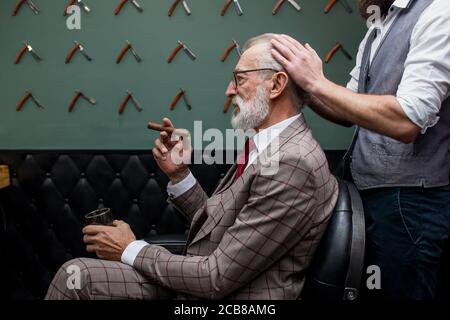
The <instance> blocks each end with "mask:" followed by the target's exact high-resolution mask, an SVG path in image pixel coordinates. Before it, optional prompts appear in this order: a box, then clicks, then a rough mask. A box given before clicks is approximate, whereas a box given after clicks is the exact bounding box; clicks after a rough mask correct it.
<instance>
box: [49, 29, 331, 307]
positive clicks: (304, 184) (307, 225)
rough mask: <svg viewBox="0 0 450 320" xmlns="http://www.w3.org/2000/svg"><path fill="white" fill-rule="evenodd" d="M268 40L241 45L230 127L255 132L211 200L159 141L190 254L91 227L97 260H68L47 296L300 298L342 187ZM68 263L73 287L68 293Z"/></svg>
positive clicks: (164, 139) (158, 153)
mask: <svg viewBox="0 0 450 320" xmlns="http://www.w3.org/2000/svg"><path fill="white" fill-rule="evenodd" d="M272 38H273V35H269V34H266V35H262V36H259V37H256V38H253V39H251V40H249V41H248V42H247V44H246V45H245V47H244V54H243V55H242V57H241V59H240V61H239V63H238V65H237V67H236V70H235V72H234V75H233V80H232V81H231V82H230V84H229V86H228V89H227V92H226V94H227V96H229V97H232V98H233V105H234V107H235V109H234V112H233V117H232V125H233V127H234V128H237V129H243V130H250V129H255V130H256V132H257V134H256V135H255V136H253V138H252V139H249V140H247V142H246V144H245V148H244V151H243V153H242V154H241V156H240V157H239V159H242V160H243V161H238V163H237V164H235V165H234V166H232V168H231V169H230V171H229V172H228V174H227V175H226V176H225V177H224V179H223V180H222V181H221V183H220V184H219V186H218V187H217V189H216V190H215V192H214V194H213V195H212V196H211V197H210V198H208V197H207V196H206V194H205V192H204V191H203V190H202V188H201V186H200V185H199V184H198V182H197V181H196V180H195V178H194V177H193V176H192V174H191V173H190V171H189V169H188V166H187V165H185V164H175V163H174V161H173V154H172V153H171V151H172V150H173V149H174V148H175V147H176V146H177V145H179V144H180V143H181V142H180V141H178V142H177V141H172V139H170V137H169V135H168V132H161V135H160V138H159V139H157V140H156V141H155V148H154V149H153V155H154V157H155V158H156V161H157V162H158V165H159V167H160V168H161V169H162V171H164V172H165V173H166V174H167V175H168V177H169V178H170V183H169V185H168V187H167V189H168V193H169V201H170V202H171V203H172V204H173V205H175V206H176V207H177V208H178V209H179V211H180V212H182V213H183V214H184V215H185V216H186V217H187V218H188V219H189V220H190V221H191V228H190V233H189V236H188V243H187V245H186V255H175V254H172V253H170V252H169V251H167V250H166V249H164V248H162V247H160V246H156V245H150V244H148V243H146V242H144V241H136V240H135V237H134V235H133V233H132V232H131V230H130V228H129V226H128V225H127V224H126V223H124V222H120V221H119V222H115V224H116V225H115V227H106V226H87V227H85V229H84V230H83V232H84V234H85V237H84V240H85V242H86V243H87V250H88V251H90V252H96V254H97V256H98V257H99V258H101V259H103V260H97V259H84V258H82V259H75V260H72V261H69V262H67V263H66V264H65V265H63V266H62V267H61V269H60V270H59V271H58V273H57V275H56V276H55V278H54V280H53V282H52V284H51V286H50V288H49V290H48V294H47V299H110V298H113V299H158V298H175V297H177V298H205V299H220V298H227V299H297V298H298V296H299V295H300V292H301V291H302V288H303V284H304V280H305V269H306V268H307V267H308V265H309V263H310V261H311V257H312V255H313V254H314V251H315V249H316V247H317V245H318V243H319V240H320V239H321V236H322V234H323V232H324V230H325V228H326V225H327V222H328V220H329V218H330V215H331V212H332V210H333V208H334V205H335V203H336V200H337V193H338V187H337V181H336V180H335V178H334V177H333V176H332V175H330V172H329V170H328V164H327V161H326V158H325V156H324V153H323V151H322V150H321V148H320V146H319V144H318V143H317V141H316V140H315V139H314V138H313V136H312V134H311V131H310V129H309V128H308V126H307V124H306V122H305V119H304V118H303V115H302V114H301V106H302V99H303V97H302V93H303V92H302V91H301V90H299V89H298V88H297V87H296V86H295V85H294V84H293V82H291V81H290V78H289V77H288V76H287V74H286V72H284V70H283V69H282V67H281V66H280V65H279V64H278V63H276V62H275V61H274V59H273V58H272V56H271V54H270V47H271V45H270V39H272ZM163 121H164V124H165V125H166V126H171V125H172V124H171V122H170V120H168V119H164V120H163ZM274 145H275V149H276V150H275V151H274V152H272V156H274V154H276V155H277V159H278V163H277V170H275V171H274V172H272V173H271V174H270V175H268V174H267V172H263V171H264V170H263V166H264V164H265V163H267V162H265V161H263V160H261V158H262V157H266V159H268V158H270V156H267V153H266V152H265V150H268V149H271V148H272V149H273V146H274ZM181 151H183V150H181ZM73 265H75V266H77V267H78V268H79V269H80V271H81V272H80V277H81V279H80V281H79V288H73V287H74V286H73V285H69V287H70V288H68V286H67V282H68V280H69V282H70V278H69V275H68V273H67V271H68V268H73Z"/></svg>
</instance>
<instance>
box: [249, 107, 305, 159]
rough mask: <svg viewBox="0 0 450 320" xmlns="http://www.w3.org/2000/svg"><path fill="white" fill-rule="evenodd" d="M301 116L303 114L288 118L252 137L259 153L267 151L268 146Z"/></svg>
mask: <svg viewBox="0 0 450 320" xmlns="http://www.w3.org/2000/svg"><path fill="white" fill-rule="evenodd" d="M300 115H301V113H299V114H297V115H295V116H293V117H290V118H287V119H285V120H283V121H280V122H278V123H275V124H274V125H273V126H270V127H268V128H265V129H263V130H261V131H259V132H258V133H257V134H255V135H254V136H253V137H252V139H253V141H254V142H255V146H256V149H257V150H258V153H260V152H261V151H263V150H264V149H266V148H267V146H268V145H269V144H270V143H271V142H272V140H273V139H275V138H276V137H277V136H278V135H279V134H280V133H281V131H283V130H284V129H286V128H287V127H288V126H289V125H290V124H291V123H292V122H294V121H295V120H296V119H298V118H299V117H300Z"/></svg>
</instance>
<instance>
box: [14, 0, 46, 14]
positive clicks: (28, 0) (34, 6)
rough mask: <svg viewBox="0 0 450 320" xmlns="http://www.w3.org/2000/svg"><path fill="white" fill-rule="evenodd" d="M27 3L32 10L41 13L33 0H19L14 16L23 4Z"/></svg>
mask: <svg viewBox="0 0 450 320" xmlns="http://www.w3.org/2000/svg"><path fill="white" fill-rule="evenodd" d="M24 3H26V4H27V6H28V7H29V8H30V9H31V11H33V12H34V14H39V11H40V10H39V8H38V7H37V6H36V5H35V4H34V3H33V1H31V0H19V2H17V4H16V6H15V7H14V11H13V13H12V15H13V16H17V14H18V13H19V11H20V9H21V8H22V6H23V4H24Z"/></svg>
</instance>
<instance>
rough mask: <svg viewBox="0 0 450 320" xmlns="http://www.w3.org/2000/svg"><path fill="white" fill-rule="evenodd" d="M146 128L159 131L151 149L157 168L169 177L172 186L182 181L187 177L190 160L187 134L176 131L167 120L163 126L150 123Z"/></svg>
mask: <svg viewBox="0 0 450 320" xmlns="http://www.w3.org/2000/svg"><path fill="white" fill-rule="evenodd" d="M148 128H149V129H151V130H156V131H160V134H159V138H158V139H156V140H155V147H154V148H153V149H152V152H153V156H154V157H155V160H156V163H157V164H158V166H159V168H160V169H161V170H162V171H163V172H164V173H165V174H166V175H167V176H168V177H169V179H170V181H171V183H172V184H176V183H178V182H180V181H182V180H183V179H184V178H186V177H187V176H188V175H189V172H190V171H189V168H188V164H189V163H190V159H191V151H192V147H191V143H190V137H189V132H188V131H187V130H184V129H176V128H175V127H174V126H173V124H172V122H171V121H170V120H169V119H168V118H164V119H163V124H162V125H159V124H157V123H153V122H150V123H149V124H148Z"/></svg>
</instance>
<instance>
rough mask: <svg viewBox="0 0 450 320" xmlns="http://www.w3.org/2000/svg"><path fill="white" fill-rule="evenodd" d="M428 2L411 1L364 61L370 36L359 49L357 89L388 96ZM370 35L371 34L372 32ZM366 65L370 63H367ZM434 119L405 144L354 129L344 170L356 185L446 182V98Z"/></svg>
mask: <svg viewBox="0 0 450 320" xmlns="http://www.w3.org/2000/svg"><path fill="white" fill-rule="evenodd" d="M432 2H433V0H420V1H417V0H416V1H412V2H411V4H410V6H409V8H407V9H404V10H403V11H402V12H401V13H400V15H399V16H398V17H397V19H396V21H395V22H394V24H393V25H392V27H391V28H390V31H389V32H388V34H387V35H386V36H385V37H384V39H383V42H382V44H381V45H380V47H379V49H378V51H377V52H376V53H375V56H374V59H373V61H372V63H371V64H370V63H369V61H370V59H369V57H370V51H371V46H372V43H373V40H374V38H373V36H370V37H369V39H368V42H367V45H366V48H365V50H364V54H363V59H362V60H363V61H362V64H361V75H360V78H359V92H360V93H369V94H379V95H393V96H395V95H396V93H397V89H398V87H399V84H400V82H401V79H402V76H403V72H404V65H405V61H406V58H407V55H408V52H409V42H410V38H411V34H412V31H413V29H414V26H415V25H416V23H417V21H418V19H419V17H420V15H421V14H422V12H423V11H424V10H425V9H426V8H427V7H428V6H429V5H430V4H431V3H432ZM372 35H374V34H372ZM369 65H370V66H369ZM439 116H440V120H439V121H438V123H437V124H436V125H435V126H433V127H431V128H428V129H427V131H426V133H425V134H419V136H418V137H417V139H416V140H415V141H414V142H413V143H409V144H405V143H401V142H399V141H397V140H394V139H391V138H389V137H386V136H382V135H380V134H377V133H375V132H372V131H370V130H366V129H364V128H357V131H356V135H355V138H354V140H353V143H352V146H351V147H350V150H349V152H350V154H351V155H352V157H351V163H350V168H351V172H352V176H353V179H354V181H355V184H356V185H357V187H358V189H360V190H364V189H370V188H379V187H394V186H424V187H437V186H444V185H448V183H449V172H450V156H449V153H448V150H449V147H450V99H447V100H445V101H444V102H443V104H442V107H441V110H440V114H439Z"/></svg>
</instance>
